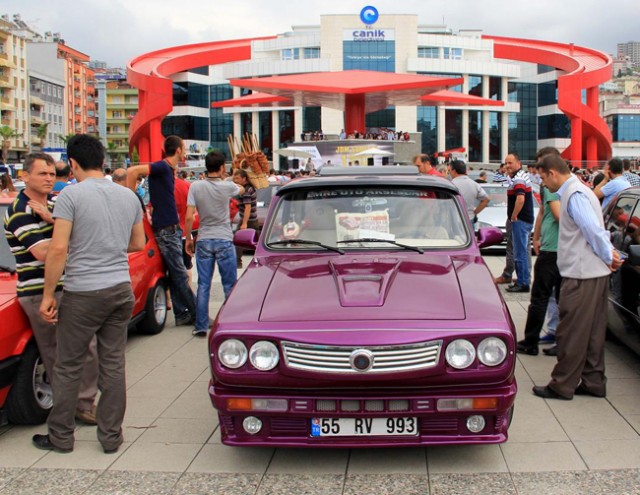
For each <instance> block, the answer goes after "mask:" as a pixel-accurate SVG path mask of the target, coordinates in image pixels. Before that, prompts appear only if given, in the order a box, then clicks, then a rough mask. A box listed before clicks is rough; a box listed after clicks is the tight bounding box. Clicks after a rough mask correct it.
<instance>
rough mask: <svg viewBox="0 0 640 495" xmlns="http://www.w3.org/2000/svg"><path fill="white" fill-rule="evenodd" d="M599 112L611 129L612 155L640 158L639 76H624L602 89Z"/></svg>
mask: <svg viewBox="0 0 640 495" xmlns="http://www.w3.org/2000/svg"><path fill="white" fill-rule="evenodd" d="M600 114H601V115H602V116H603V118H604V119H605V120H606V121H607V125H608V126H609V129H610V130H611V135H612V137H613V150H612V152H613V156H615V157H618V158H629V159H636V160H638V159H640V77H624V78H621V79H618V80H615V84H612V85H608V86H607V88H606V89H603V90H602V91H601V94H600Z"/></svg>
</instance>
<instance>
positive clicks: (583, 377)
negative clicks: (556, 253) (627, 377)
mask: <svg viewBox="0 0 640 495" xmlns="http://www.w3.org/2000/svg"><path fill="white" fill-rule="evenodd" d="M608 289H609V276H606V277H600V278H592V279H586V280H578V279H572V278H563V279H562V284H561V285H560V304H559V309H560V323H559V324H558V328H557V330H556V342H557V344H558V362H557V363H556V366H555V367H554V368H553V371H552V372H551V381H550V382H549V387H550V388H551V389H552V390H553V391H554V392H556V393H558V394H560V395H562V396H564V397H568V398H571V397H573V394H574V392H575V390H576V388H577V387H578V385H579V384H580V383H582V385H583V387H584V388H586V389H587V390H588V391H590V392H593V393H595V394H599V395H604V394H606V388H607V377H606V376H605V374H604V343H605V336H606V332H607V294H608Z"/></svg>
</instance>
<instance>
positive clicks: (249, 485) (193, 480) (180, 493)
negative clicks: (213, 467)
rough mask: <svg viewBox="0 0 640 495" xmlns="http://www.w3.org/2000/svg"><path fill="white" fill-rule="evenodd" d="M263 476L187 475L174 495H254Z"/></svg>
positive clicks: (175, 489) (181, 479)
mask: <svg viewBox="0 0 640 495" xmlns="http://www.w3.org/2000/svg"><path fill="white" fill-rule="evenodd" d="M261 479H262V475H261V474H220V473H217V474H210V473H186V474H185V475H183V476H182V477H181V478H180V480H179V481H178V483H176V485H175V487H174V488H173V491H172V492H171V494H172V495H210V494H215V495H254V493H255V492H256V489H257V488H258V485H259V484H260V480H261Z"/></svg>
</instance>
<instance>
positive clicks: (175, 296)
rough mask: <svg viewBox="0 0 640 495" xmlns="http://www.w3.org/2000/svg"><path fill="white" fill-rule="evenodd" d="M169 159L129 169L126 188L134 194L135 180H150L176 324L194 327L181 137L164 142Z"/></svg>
mask: <svg viewBox="0 0 640 495" xmlns="http://www.w3.org/2000/svg"><path fill="white" fill-rule="evenodd" d="M164 152H165V156H166V158H165V159H164V160H160V161H159V162H155V163H151V164H149V165H137V166H135V167H129V169H127V187H129V189H131V190H132V191H134V192H135V188H136V179H137V178H138V177H139V176H148V177H149V179H148V180H149V196H150V200H151V204H152V205H153V211H152V213H151V226H152V227H153V233H154V235H155V238H156V241H157V243H158V248H159V249H160V254H162V259H163V260H164V264H165V265H166V267H167V270H168V272H169V289H170V292H171V301H172V303H173V313H174V315H175V318H176V325H178V326H179V325H193V324H194V323H195V318H196V303H195V296H194V294H193V290H192V289H191V285H190V284H189V274H188V272H187V269H186V267H185V266H184V261H183V259H182V229H181V228H180V221H179V218H178V209H177V208H176V201H175V196H174V181H175V174H174V172H175V169H176V167H177V166H178V163H180V162H181V161H184V156H185V150H184V142H183V141H182V139H181V138H180V137H178V136H169V137H168V138H166V139H165V141H164Z"/></svg>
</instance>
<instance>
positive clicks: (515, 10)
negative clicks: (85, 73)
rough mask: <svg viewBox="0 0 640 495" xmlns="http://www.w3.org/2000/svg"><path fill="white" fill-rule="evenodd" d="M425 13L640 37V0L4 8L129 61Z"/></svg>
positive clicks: (459, 21) (512, 29) (506, 31)
mask: <svg viewBox="0 0 640 495" xmlns="http://www.w3.org/2000/svg"><path fill="white" fill-rule="evenodd" d="M365 5H373V6H375V7H376V8H377V9H378V11H379V12H380V14H381V15H383V14H417V15H418V22H419V23H421V24H442V22H443V20H444V23H445V24H446V25H448V26H449V27H450V28H452V29H453V30H454V31H457V30H458V29H472V28H477V29H482V30H483V31H484V33H487V34H493V35H499V36H518V37H522V38H532V39H544V40H553V41H560V42H567V43H570V42H572V43H575V44H577V45H583V46H588V47H591V48H596V49H599V50H602V51H604V52H607V53H614V52H615V50H616V43H618V42H625V41H631V40H634V41H640V30H639V29H638V26H639V25H640V23H639V21H640V0H564V1H558V0H509V1H502V0H429V1H427V0H402V1H399V0H377V1H374V0H371V1H368V0H365V1H362V2H354V1H350V0H323V1H306V0H298V1H295V0H270V1H258V0H240V1H222V0H178V1H176V0H2V1H1V2H0V13H1V14H9V15H10V16H13V14H21V16H22V19H23V20H25V21H26V22H28V23H29V24H31V25H32V26H33V27H34V28H36V30H38V31H40V32H41V33H43V32H45V31H52V32H60V33H61V35H62V37H63V38H64V39H65V40H66V43H67V44H68V45H69V46H71V47H73V48H75V49H77V50H80V51H82V52H84V53H87V54H88V55H90V56H91V58H92V59H94V60H103V61H106V62H107V63H108V64H109V65H110V66H112V67H124V66H126V64H127V62H128V61H129V60H130V59H132V58H133V57H135V56H138V55H141V54H143V53H146V52H150V51H153V50H157V49H159V48H164V47H167V46H175V45H183V44H189V43H200V42H206V41H216V40H222V39H234V38H249V37H254V36H263V35H274V34H278V33H283V32H286V31H289V30H290V29H291V26H292V25H301V24H312V25H314V24H315V25H317V24H319V23H320V16H321V15H323V14H356V15H357V14H358V13H359V12H360V10H361V9H362V7H364V6H365Z"/></svg>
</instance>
